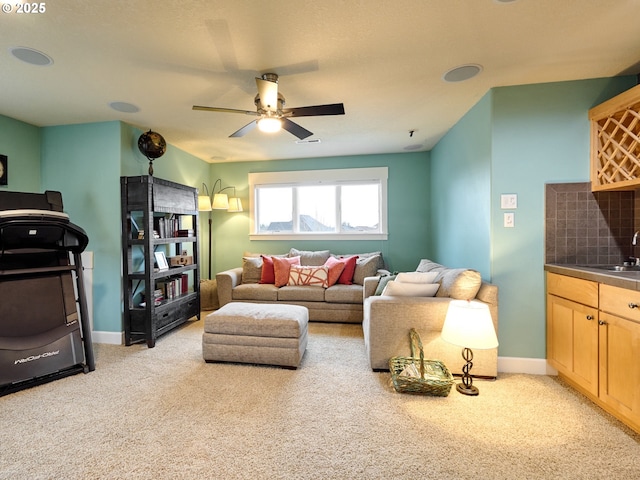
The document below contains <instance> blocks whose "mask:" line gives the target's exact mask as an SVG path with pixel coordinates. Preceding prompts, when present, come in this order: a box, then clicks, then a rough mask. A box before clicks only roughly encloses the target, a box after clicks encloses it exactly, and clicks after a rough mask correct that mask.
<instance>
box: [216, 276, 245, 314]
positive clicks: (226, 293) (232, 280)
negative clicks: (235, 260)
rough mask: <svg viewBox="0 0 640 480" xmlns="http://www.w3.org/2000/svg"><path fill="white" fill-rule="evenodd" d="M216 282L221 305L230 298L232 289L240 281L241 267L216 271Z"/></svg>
mask: <svg viewBox="0 0 640 480" xmlns="http://www.w3.org/2000/svg"><path fill="white" fill-rule="evenodd" d="M216 282H217V284H218V301H219V302H220V306H221V307H222V306H223V305H226V304H227V303H229V302H230V301H231V300H232V298H233V289H234V288H235V287H237V286H238V285H240V283H241V282H242V267H237V268H232V269H231V270H225V271H224V272H220V273H217V274H216Z"/></svg>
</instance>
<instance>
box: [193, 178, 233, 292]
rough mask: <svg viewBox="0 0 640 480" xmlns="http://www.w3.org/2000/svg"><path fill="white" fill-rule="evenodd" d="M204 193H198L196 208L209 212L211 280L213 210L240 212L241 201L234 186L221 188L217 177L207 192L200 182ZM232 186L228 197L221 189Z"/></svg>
mask: <svg viewBox="0 0 640 480" xmlns="http://www.w3.org/2000/svg"><path fill="white" fill-rule="evenodd" d="M218 182H220V190H218V193H215V190H216V185H218ZM202 187H203V190H204V195H198V210H199V211H201V212H209V280H211V244H212V242H213V237H212V236H211V234H212V231H211V230H212V228H211V224H212V221H213V218H212V213H213V210H226V211H227V212H242V202H241V201H240V198H238V197H236V196H235V194H236V187H225V188H222V180H221V179H217V180H216V183H214V184H213V189H212V190H211V193H209V188H208V187H207V184H206V183H203V184H202ZM230 188H233V197H231V198H229V197H228V196H227V194H226V193H222V192H223V191H225V190H227V189H230Z"/></svg>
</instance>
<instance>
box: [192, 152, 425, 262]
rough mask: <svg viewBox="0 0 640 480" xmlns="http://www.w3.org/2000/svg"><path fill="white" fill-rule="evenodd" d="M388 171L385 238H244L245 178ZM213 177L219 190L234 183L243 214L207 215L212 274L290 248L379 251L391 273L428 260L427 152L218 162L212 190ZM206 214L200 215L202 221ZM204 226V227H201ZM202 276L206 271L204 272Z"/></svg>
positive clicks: (246, 226) (246, 220) (246, 215)
mask: <svg viewBox="0 0 640 480" xmlns="http://www.w3.org/2000/svg"><path fill="white" fill-rule="evenodd" d="M381 166H382V167H384V166H386V167H388V168H389V178H388V184H387V185H388V226H389V232H390V233H389V237H388V240H386V241H383V240H371V241H311V240H307V241H279V240H260V241H257V240H254V241H250V240H249V190H248V174H249V173H255V172H278V171H290V170H320V169H333V168H365V167H381ZM217 178H220V179H221V180H222V184H223V187H226V186H229V185H233V186H235V187H236V193H237V195H238V196H239V197H241V198H242V202H243V206H244V210H245V211H244V212H242V213H227V212H224V211H214V212H212V215H211V216H212V225H213V245H212V252H213V257H214V258H213V259H212V271H213V272H214V274H215V273H216V272H219V271H222V270H226V269H228V268H232V267H237V266H240V265H241V257H242V254H243V253H244V252H245V251H249V252H261V253H262V252H264V253H284V252H288V251H289V249H290V248H291V247H296V248H298V249H301V250H316V249H329V250H331V251H332V252H335V253H358V252H361V253H364V252H370V251H382V253H383V257H384V258H385V260H386V262H387V266H388V268H390V269H391V270H414V269H415V268H416V266H417V265H418V263H419V261H420V259H421V258H425V257H426V256H428V254H429V252H430V244H429V217H430V214H429V212H430V205H429V189H428V185H429V153H426V152H422V153H415V152H413V153H402V154H389V155H362V156H348V157H332V158H312V159H296V160H276V161H269V162H243V163H223V164H215V165H213V166H212V175H211V177H210V183H207V185H209V186H211V185H213V183H214V182H215V180H216V179H217ZM207 218H208V215H207V214H206V213H205V214H203V215H202V219H201V222H206V221H207ZM203 228H205V229H208V226H206V223H203ZM203 272H205V274H206V272H207V268H204V269H203Z"/></svg>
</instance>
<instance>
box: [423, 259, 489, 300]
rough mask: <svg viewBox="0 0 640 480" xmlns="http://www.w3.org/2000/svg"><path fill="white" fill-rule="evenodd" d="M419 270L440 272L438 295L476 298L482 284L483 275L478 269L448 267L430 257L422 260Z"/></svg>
mask: <svg viewBox="0 0 640 480" xmlns="http://www.w3.org/2000/svg"><path fill="white" fill-rule="evenodd" d="M416 271H417V272H438V277H436V282H438V283H440V288H439V289H438V293H437V294H436V296H437V297H451V298H454V299H456V300H471V299H472V298H475V297H476V295H477V294H478V290H480V286H481V285H482V276H481V275H480V272H478V271H476V270H470V269H466V268H447V267H445V266H443V265H440V264H439V263H435V262H433V261H431V260H428V259H422V260H420V263H419V264H418V267H417V268H416Z"/></svg>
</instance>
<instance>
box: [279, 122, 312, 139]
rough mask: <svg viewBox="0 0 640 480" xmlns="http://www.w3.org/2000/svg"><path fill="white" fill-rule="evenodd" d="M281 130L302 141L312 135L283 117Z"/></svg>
mask: <svg viewBox="0 0 640 480" xmlns="http://www.w3.org/2000/svg"><path fill="white" fill-rule="evenodd" d="M282 128H284V129H285V130H286V131H287V132H289V133H291V134H293V135H295V136H296V137H298V138H299V139H300V140H304V139H305V138H307V137H310V136H311V135H313V132H310V131H309V130H307V129H306V128H303V127H301V126H300V125H298V124H297V123H294V122H292V121H291V120H289V119H288V118H285V117H283V118H282Z"/></svg>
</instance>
